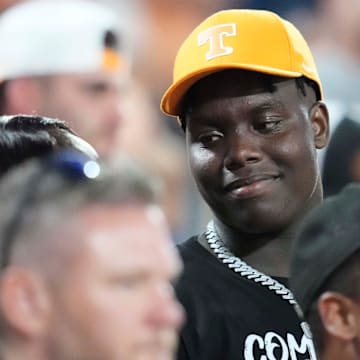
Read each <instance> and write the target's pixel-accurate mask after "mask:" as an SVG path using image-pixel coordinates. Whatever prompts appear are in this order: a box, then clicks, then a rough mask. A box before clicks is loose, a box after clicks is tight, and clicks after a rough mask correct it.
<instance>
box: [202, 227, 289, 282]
mask: <svg viewBox="0 0 360 360" xmlns="http://www.w3.org/2000/svg"><path fill="white" fill-rule="evenodd" d="M215 228H216V232H217V234H218V236H219V237H220V239H221V240H222V242H223V243H224V244H225V246H226V247H227V248H228V249H229V250H230V251H231V252H232V253H233V254H234V255H235V256H238V257H240V258H241V259H242V260H244V261H245V262H246V263H247V264H249V265H250V266H252V267H254V268H255V269H257V270H258V271H261V272H263V273H265V274H268V275H272V276H279V277H287V276H288V268H289V257H290V249H291V245H292V240H293V238H294V230H293V229H288V230H287V231H286V232H283V233H279V234H266V235H261V234H260V235H259V234H256V235H254V234H250V235H249V234H243V233H239V232H238V231H235V230H234V229H232V228H230V227H228V226H226V225H224V224H223V223H222V222H220V221H219V220H215ZM199 241H200V243H201V244H202V245H203V246H204V247H205V248H207V249H208V250H209V251H210V252H211V253H213V252H212V250H211V249H210V247H209V246H208V244H207V242H206V239H205V238H204V237H202V238H200V239H199Z"/></svg>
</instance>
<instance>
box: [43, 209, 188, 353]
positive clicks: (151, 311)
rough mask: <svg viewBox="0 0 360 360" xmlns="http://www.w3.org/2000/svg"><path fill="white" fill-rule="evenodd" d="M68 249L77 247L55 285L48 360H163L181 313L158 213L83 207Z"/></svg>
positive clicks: (172, 255) (176, 266)
mask: <svg viewBox="0 0 360 360" xmlns="http://www.w3.org/2000/svg"><path fill="white" fill-rule="evenodd" d="M65 231H66V232H67V235H65V236H67V243H69V241H70V242H71V241H72V239H73V243H75V242H79V241H80V242H81V244H82V245H81V246H80V247H79V249H78V250H77V251H75V255H74V254H73V255H72V256H71V257H70V259H68V261H67V264H66V266H65V268H66V269H62V271H61V274H59V278H58V279H57V280H55V281H52V284H51V292H50V297H51V301H52V305H53V306H52V313H51V315H50V317H49V319H50V321H49V324H48V325H49V326H48V329H47V335H46V343H47V346H48V349H49V356H50V357H49V358H51V359H53V360H57V359H86V360H104V359H106V360H120V359H121V360H140V359H141V360H168V359H172V356H173V351H174V348H175V347H176V344H177V330H178V328H179V326H180V325H181V324H182V322H183V311H182V308H181V307H180V305H179V303H178V302H177V301H176V299H175V298H174V292H173V286H172V281H174V279H175V278H176V277H177V276H178V275H179V272H180V270H181V263H180V260H179V258H178V255H177V253H176V252H175V249H174V247H173V245H172V243H171V241H170V238H169V233H168V230H167V227H166V225H165V223H164V220H163V216H162V213H161V211H160V210H159V209H158V208H155V207H144V206H142V205H138V206H129V207H122V208H119V207H99V206H94V207H93V208H87V209H86V210H84V211H83V212H82V213H81V216H79V217H76V220H74V221H71V223H70V224H69V227H68V230H65Z"/></svg>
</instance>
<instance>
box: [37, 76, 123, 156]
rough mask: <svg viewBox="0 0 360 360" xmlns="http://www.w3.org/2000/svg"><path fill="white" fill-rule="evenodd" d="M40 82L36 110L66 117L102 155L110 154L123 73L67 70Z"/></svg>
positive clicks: (49, 114)
mask: <svg viewBox="0 0 360 360" xmlns="http://www.w3.org/2000/svg"><path fill="white" fill-rule="evenodd" d="M40 84H41V86H40V95H41V99H40V101H39V104H40V105H39V108H38V109H36V110H37V112H38V113H39V114H42V115H46V116H50V117H56V118H60V119H62V120H65V121H66V122H68V123H69V124H70V126H71V127H72V129H73V130H75V132H77V133H78V134H79V135H80V136H81V137H82V138H84V139H85V140H86V141H88V142H89V143H90V144H91V145H93V146H94V147H95V149H96V150H97V151H98V153H99V154H100V155H102V156H104V155H111V152H112V151H113V148H114V145H115V143H116V141H115V140H116V136H117V130H118V127H119V125H120V122H121V109H120V104H121V93H122V90H123V86H124V84H123V82H122V80H121V74H119V73H113V72H106V71H99V72H98V73H92V74H76V75H75V74H64V75H58V76H51V77H46V78H45V79H41V80H40Z"/></svg>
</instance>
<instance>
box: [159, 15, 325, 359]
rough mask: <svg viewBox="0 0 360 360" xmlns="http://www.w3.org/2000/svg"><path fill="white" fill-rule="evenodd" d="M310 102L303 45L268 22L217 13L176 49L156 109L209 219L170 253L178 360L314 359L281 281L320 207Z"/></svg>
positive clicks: (318, 111)
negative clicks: (177, 309)
mask: <svg viewBox="0 0 360 360" xmlns="http://www.w3.org/2000/svg"><path fill="white" fill-rule="evenodd" d="M321 100H322V89H321V83H320V79H319V76H318V73H317V70H316V66H315V63H314V60H313V57H312V55H311V52H310V50H309V48H308V45H307V43H306V41H305V40H304V38H303V37H302V35H301V34H300V33H299V31H298V30H297V29H296V28H295V27H294V26H293V25H292V24H291V23H289V22H287V21H285V20H283V19H282V18H280V17H279V16H277V15H276V14H274V13H272V12H268V11H259V10H227V11H221V12H218V13H216V14H214V15H212V16H210V17H209V18H207V19H206V20H205V21H203V22H202V23H201V24H200V25H199V26H198V27H197V28H196V29H195V30H194V31H193V32H192V33H191V34H190V35H189V37H188V38H187V39H186V40H185V41H184V43H183V45H182V46H181V47H180V49H179V51H178V54H177V57H176V60H175V65H174V81H173V84H172V85H171V86H170V87H169V89H168V90H167V91H166V93H165V95H164V97H163V99H162V103H161V107H162V110H163V111H164V112H165V113H167V114H170V115H173V116H178V118H179V121H180V123H181V125H182V127H183V129H184V131H185V134H186V145H187V152H188V158H189V165H190V169H191V172H192V175H193V177H194V179H195V182H196V184H197V187H198V189H199V191H200V193H201V195H202V196H203V198H204V200H205V201H206V202H207V204H208V205H209V207H210V208H211V210H212V212H213V214H214V219H213V220H212V221H211V222H210V223H209V224H208V226H207V229H206V230H205V231H204V232H203V233H202V234H200V235H199V236H194V237H192V238H191V239H189V240H188V241H186V242H184V243H183V244H181V245H180V251H181V254H182V257H183V260H184V263H185V272H184V275H183V276H182V278H181V280H180V282H179V285H178V287H177V292H178V295H179V297H180V300H181V302H182V303H183V305H184V306H185V309H186V310H187V319H188V321H187V324H186V326H185V328H184V329H183V332H182V335H181V345H180V349H179V357H178V358H179V359H194V360H203V359H204V360H205V359H206V360H210V359H213V360H219V359H222V360H223V359H226V360H229V359H234V360H235V359H245V360H260V359H261V360H265V359H291V360H297V359H312V360H313V359H315V358H316V355H315V351H314V348H313V343H312V339H311V334H310V332H309V331H308V327H307V324H306V322H305V321H304V320H303V319H302V313H301V309H300V308H299V306H298V304H297V303H296V301H295V300H294V298H293V295H292V293H291V292H290V290H289V289H288V287H287V277H288V267H289V248H290V245H291V243H292V240H293V238H294V234H295V232H296V228H297V225H298V223H299V222H300V221H301V220H302V218H303V216H304V214H305V213H307V212H308V211H309V210H310V209H312V208H313V207H315V206H316V205H318V204H319V203H320V202H321V201H322V186H321V179H320V172H319V168H318V165H317V161H316V149H319V148H323V147H324V146H325V145H326V143H327V138H328V112H327V108H326V106H325V104H324V103H323V102H322V101H321Z"/></svg>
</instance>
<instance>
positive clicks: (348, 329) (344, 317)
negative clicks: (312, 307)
mask: <svg viewBox="0 0 360 360" xmlns="http://www.w3.org/2000/svg"><path fill="white" fill-rule="evenodd" d="M318 311H319V315H320V318H321V320H322V323H323V326H324V328H325V330H326V331H327V333H329V334H330V335H331V336H333V337H335V338H337V339H340V340H342V341H352V340H353V339H354V338H355V337H356V336H357V335H358V328H359V324H358V322H359V319H358V316H359V314H358V312H359V310H358V306H357V305H356V304H355V303H354V302H353V301H352V300H351V299H350V298H348V297H346V296H344V295H342V294H340V293H336V292H330V291H328V292H325V293H324V294H322V295H321V296H320V298H319V300H318Z"/></svg>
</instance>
